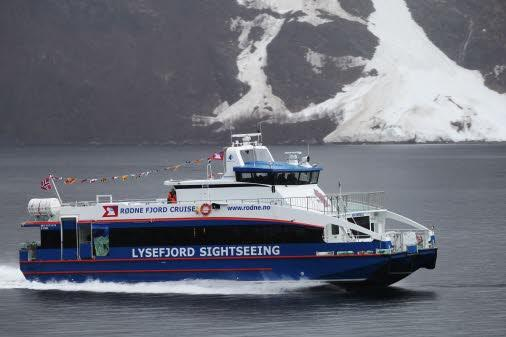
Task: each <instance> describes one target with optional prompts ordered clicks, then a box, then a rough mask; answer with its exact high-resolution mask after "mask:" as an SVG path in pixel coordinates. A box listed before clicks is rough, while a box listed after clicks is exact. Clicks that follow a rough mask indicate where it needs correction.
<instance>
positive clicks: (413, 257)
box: [20, 249, 437, 286]
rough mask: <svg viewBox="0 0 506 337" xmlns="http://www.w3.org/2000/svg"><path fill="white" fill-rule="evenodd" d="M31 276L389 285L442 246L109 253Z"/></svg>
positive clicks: (431, 262)
mask: <svg viewBox="0 0 506 337" xmlns="http://www.w3.org/2000/svg"><path fill="white" fill-rule="evenodd" d="M20 257H21V260H20V268H21V271H22V272H23V274H24V275H25V277H26V279H28V280H34V281H41V282H50V281H63V280H66V281H72V282H84V281H88V280H100V281H106V282H160V281H177V280H184V279H217V280H239V281H264V280H269V281H276V280H301V279H309V280H324V281H329V282H333V283H340V284H343V285H350V286H353V285H374V286H387V285H390V284H392V283H395V282H397V281H398V280H400V279H402V278H404V277H406V276H408V275H409V274H411V273H412V272H414V271H416V270H417V269H419V268H428V269H432V268H434V267H435V262H436V257H437V249H423V250H419V251H418V253H416V254H407V253H398V254H392V255H390V254H350V255H323V256H317V255H290V256H262V257H241V258H238V257H214V258H168V259H162V258H149V259H129V258H109V259H94V260H50V259H47V260H34V261H27V260H26V259H25V256H24V254H23V253H21V256H20Z"/></svg>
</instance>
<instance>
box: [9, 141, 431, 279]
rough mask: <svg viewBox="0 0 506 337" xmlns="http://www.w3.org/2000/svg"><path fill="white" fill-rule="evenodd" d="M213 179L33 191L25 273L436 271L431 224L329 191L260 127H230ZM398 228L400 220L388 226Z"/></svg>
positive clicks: (364, 198) (314, 169)
mask: <svg viewBox="0 0 506 337" xmlns="http://www.w3.org/2000/svg"><path fill="white" fill-rule="evenodd" d="M231 138H232V144H231V146H229V147H227V148H226V149H225V150H224V151H223V152H222V153H221V154H219V155H218V157H220V158H218V159H222V160H223V162H224V172H223V173H222V174H221V175H220V177H219V178H213V177H212V175H208V178H207V179H202V180H182V181H175V180H167V181H165V182H164V185H165V186H166V188H167V192H168V197H167V198H161V199H156V200H149V201H146V200H126V201H115V200H113V198H112V196H110V195H97V197H96V200H95V201H91V202H90V201H77V202H70V203H62V202H61V201H60V200H59V198H58V199H57V198H46V199H32V200H30V202H29V205H28V211H29V214H30V216H31V219H30V220H29V221H26V222H24V223H23V224H22V226H23V227H35V228H38V229H39V230H40V237H41V240H40V243H32V244H27V245H26V246H25V247H24V248H22V249H21V250H20V254H19V259H20V268H21V271H22V272H23V274H24V276H25V277H26V278H27V279H28V280H37V281H42V282H47V281H60V280H68V281H75V282H82V281H86V280H101V281H114V282H147V281H169V280H170V281H172V280H184V279H226V280H238V281H259V280H262V281H278V280H321V281H326V282H331V283H336V284H341V285H343V286H371V285H372V286H387V285H390V284H392V283H394V282H397V281H399V280H400V279H402V278H404V277H406V276H408V275H410V274H411V273H412V272H414V271H415V270H417V269H419V268H428V269H433V268H434V267H435V264H436V256H437V248H436V247H435V237H434V231H433V230H431V229H429V228H427V227H425V226H423V225H421V224H419V223H417V222H415V221H413V220H410V219H408V218H406V217H404V216H402V215H399V214H397V213H394V212H392V211H389V210H387V209H385V207H384V206H383V192H371V193H351V194H343V193H337V194H328V193H325V192H323V191H322V189H321V188H320V187H319V186H318V178H319V175H320V173H321V171H322V168H321V167H320V166H318V165H314V164H311V163H310V162H309V156H305V157H302V156H301V155H300V152H290V153H287V155H288V161H287V162H280V161H275V160H274V159H273V157H272V155H271V153H270V151H269V149H268V148H267V147H265V146H263V145H262V142H261V139H262V138H261V134H260V133H253V134H236V135H232V137H231ZM392 225H394V227H395V229H390V227H392Z"/></svg>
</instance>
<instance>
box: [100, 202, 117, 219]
mask: <svg viewBox="0 0 506 337" xmlns="http://www.w3.org/2000/svg"><path fill="white" fill-rule="evenodd" d="M102 207H103V208H104V214H102V217H103V218H110V217H114V216H118V205H105V206H102Z"/></svg>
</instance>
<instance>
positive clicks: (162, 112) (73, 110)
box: [0, 0, 506, 144]
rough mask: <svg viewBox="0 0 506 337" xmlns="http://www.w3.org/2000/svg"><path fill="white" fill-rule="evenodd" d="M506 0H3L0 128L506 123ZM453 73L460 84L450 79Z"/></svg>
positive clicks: (114, 131)
mask: <svg viewBox="0 0 506 337" xmlns="http://www.w3.org/2000/svg"><path fill="white" fill-rule="evenodd" d="M504 14H506V4H505V3H504V2H503V1H501V0H487V1H482V0H459V1H456V0H428V1H423V2H422V1H416V0H406V1H402V0H392V1H388V2H384V1H371V0H353V1H352V0H339V1H337V0H320V1H312V0H237V1H233V0H230V1H209V0H208V1H204V0H195V1H188V0H175V1H155V0H144V1H133V0H131V1H130V0H125V1H123V0H110V1H87V2H75V1H51V0H45V1H16V0H6V1H2V2H1V3H0V41H1V42H2V48H0V113H1V114H2V117H3V118H2V123H1V124H0V142H2V143H23V144H25V143H90V142H96V143H171V142H174V143H182V142H187V143H201V142H223V141H225V140H226V139H227V137H228V133H229V129H231V128H233V129H236V130H239V131H251V130H254V129H255V128H256V123H257V122H259V121H263V123H262V125H263V130H264V133H265V139H268V140H269V141H270V142H300V141H306V142H319V141H322V140H325V141H462V140H505V139H506V129H505V128H506V126H504V127H503V126H502V125H506V120H505V119H506V111H504V110H505V107H506V95H505V94H504V92H505V91H506V50H505V49H506V43H505V41H506V37H505V34H506V33H505V32H506V20H505V19H504V17H505V16H504ZM456 83H457V84H458V85H456Z"/></svg>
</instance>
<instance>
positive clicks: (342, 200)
mask: <svg viewBox="0 0 506 337" xmlns="http://www.w3.org/2000/svg"><path fill="white" fill-rule="evenodd" d="M383 201H384V192H363V193H362V192H359V193H345V194H327V195H325V196H324V195H322V196H320V197H317V196H308V197H289V198H254V199H220V200H194V201H178V202H177V203H174V204H175V205H177V204H185V205H188V204H202V203H204V202H212V203H217V204H263V205H277V206H282V207H289V208H296V209H304V210H308V211H316V212H320V213H324V214H329V215H333V216H339V215H343V214H349V213H357V212H367V211H374V210H382V209H384V204H383ZM112 202H114V203H125V204H137V205H138V204H145V205H149V204H159V203H167V200H165V199H155V200H153V199H137V200H115V201H112ZM94 205H97V201H75V202H67V203H64V204H63V206H71V207H84V206H94Z"/></svg>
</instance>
